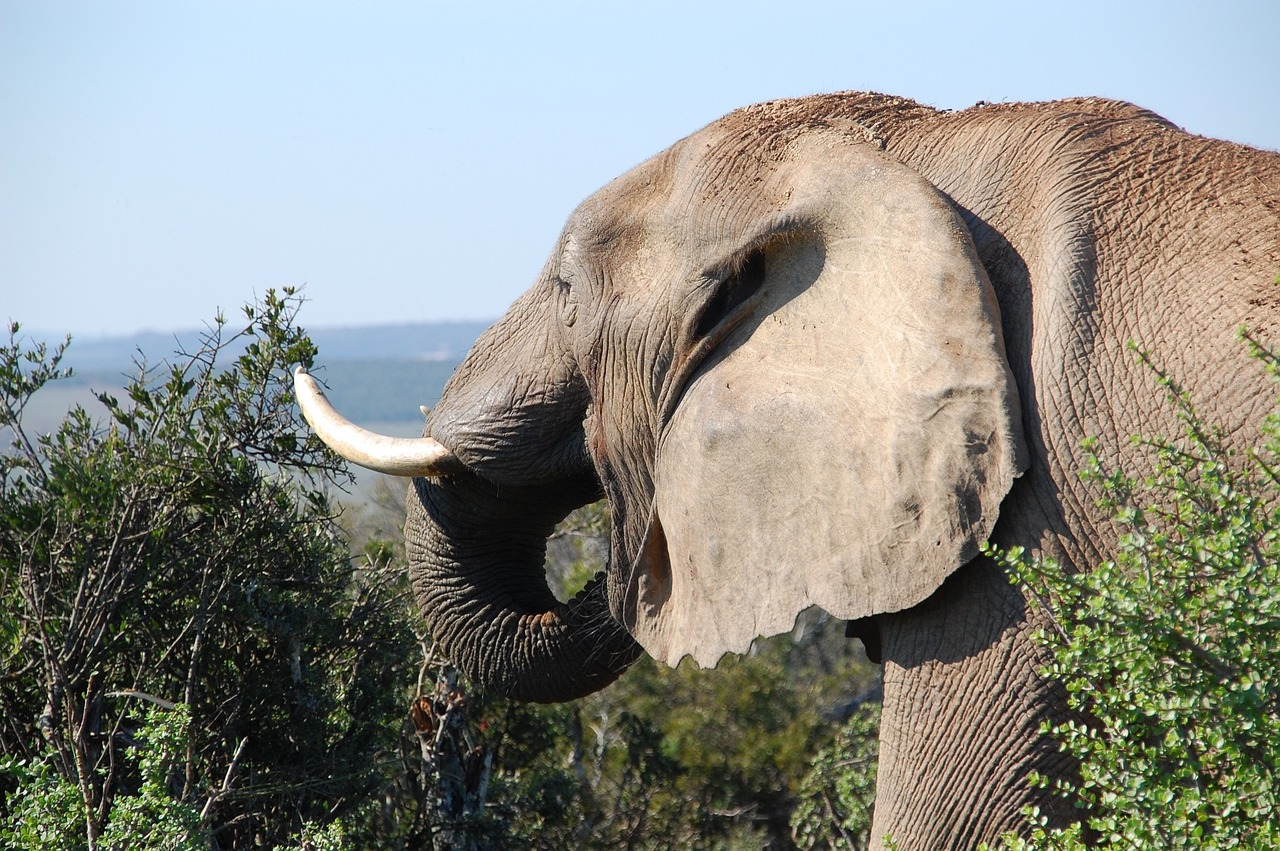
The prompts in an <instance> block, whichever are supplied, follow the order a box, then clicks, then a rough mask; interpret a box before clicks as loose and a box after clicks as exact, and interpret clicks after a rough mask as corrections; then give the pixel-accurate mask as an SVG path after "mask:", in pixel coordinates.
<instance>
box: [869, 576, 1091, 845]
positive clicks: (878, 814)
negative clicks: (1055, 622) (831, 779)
mask: <svg viewBox="0 0 1280 851" xmlns="http://www.w3.org/2000/svg"><path fill="white" fill-rule="evenodd" d="M879 621H880V622H879V627H880V630H879V631H880V639H881V642H882V650H883V665H884V709H883V716H882V720H881V728H880V765H879V774H878V778H879V779H878V781H877V795H876V809H875V821H874V825H873V829H872V837H873V840H874V842H875V843H878V842H882V841H883V839H884V837H885V836H886V835H888V836H890V837H892V839H893V842H894V843H895V844H896V847H897V848H900V849H903V851H910V850H911V849H949V848H956V849H959V848H966V849H967V848H973V847H976V846H977V844H978V843H980V842H984V841H985V842H990V843H993V844H994V843H995V842H996V840H997V839H998V838H999V837H1000V836H1001V835H1002V834H1004V833H1006V832H1008V831H1015V832H1019V833H1025V832H1026V830H1027V828H1028V826H1029V825H1028V824H1027V821H1026V817H1025V816H1023V815H1022V811H1023V808H1024V807H1026V806H1028V805H1034V806H1038V807H1040V809H1041V811H1042V812H1044V813H1045V814H1046V815H1048V816H1049V817H1050V819H1051V820H1054V821H1061V822H1065V821H1066V820H1067V818H1068V816H1069V811H1068V808H1067V806H1066V805H1065V803H1064V802H1063V801H1062V800H1061V799H1059V798H1056V797H1054V796H1052V795H1050V794H1049V793H1048V792H1047V791H1045V790H1043V789H1040V788H1036V787H1035V786H1034V784H1033V783H1032V772H1037V773H1039V774H1041V775H1045V776H1049V777H1062V776H1069V775H1070V774H1071V773H1073V771H1074V765H1073V763H1072V762H1071V761H1070V759H1069V758H1068V757H1067V756H1066V755H1064V754H1063V753H1061V751H1060V750H1059V748H1058V745H1057V743H1056V742H1055V741H1054V740H1053V739H1052V738H1050V737H1048V736H1046V735H1044V734H1043V733H1041V731H1040V728H1041V724H1042V723H1043V722H1045V721H1055V722H1056V721H1061V720H1063V719H1065V718H1066V717H1067V715H1068V710H1067V707H1066V702H1065V693H1064V692H1063V690H1062V689H1061V687H1060V686H1057V685H1056V684H1054V683H1052V682H1049V681H1047V680H1045V679H1044V678H1043V677H1042V676H1041V675H1040V673H1039V671H1040V670H1041V669H1042V667H1043V665H1044V663H1045V662H1046V661H1047V656H1046V654H1045V652H1044V651H1043V650H1041V649H1040V648H1038V647H1037V645H1036V644H1035V642H1034V640H1033V633H1034V632H1035V630H1036V623H1034V615H1033V613H1032V612H1031V611H1029V610H1028V609H1027V607H1026V605H1025V603H1024V600H1023V598H1022V595H1021V594H1020V593H1019V592H1018V590H1017V589H1016V588H1014V587H1013V586H1012V585H1011V584H1010V583H1009V581H1008V579H1007V578H1006V576H1005V574H1004V572H1003V571H1002V569H1001V568H1000V567H999V566H998V565H996V564H995V563H994V562H992V561H990V560H988V559H985V558H979V559H976V560H975V561H973V562H970V563H969V564H967V565H965V566H964V567H962V568H961V569H960V570H959V571H957V573H956V574H954V575H953V576H952V577H951V578H950V579H949V580H947V582H946V583H945V584H944V585H943V586H942V587H941V588H940V589H939V590H938V592H937V593H936V594H934V596H932V597H931V598H929V599H928V600H927V601H925V602H924V603H922V604H921V605H919V606H916V607H914V608H912V609H909V610H907V611H905V612H899V613H897V614H893V615H884V616H881V617H880V618H879ZM873 847H880V846H878V845H874V844H873Z"/></svg>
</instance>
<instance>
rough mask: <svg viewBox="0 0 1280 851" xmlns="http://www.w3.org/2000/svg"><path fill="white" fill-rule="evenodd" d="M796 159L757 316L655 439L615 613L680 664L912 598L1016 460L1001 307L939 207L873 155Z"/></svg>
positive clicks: (983, 534)
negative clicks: (811, 616) (816, 609)
mask: <svg viewBox="0 0 1280 851" xmlns="http://www.w3.org/2000/svg"><path fill="white" fill-rule="evenodd" d="M795 162H797V163H800V164H801V167H798V168H795V169H793V170H792V171H793V172H794V174H793V175H792V177H790V178H789V179H790V180H792V181H793V185H792V186H790V187H787V189H786V193H785V194H788V195H789V196H790V199H791V200H790V202H789V203H791V204H792V209H790V210H788V211H785V216H784V218H785V219H787V220H789V221H792V222H800V223H801V225H800V226H799V227H797V228H796V229H795V230H794V232H791V233H788V234H786V235H785V236H784V237H782V238H779V239H776V240H774V241H773V242H772V243H771V244H767V247H766V258H765V266H766V270H765V283H764V288H763V290H762V293H761V295H762V298H761V301H760V303H759V308H758V310H756V311H755V312H754V313H753V314H752V315H751V316H750V317H749V318H748V319H747V320H746V321H744V322H743V323H742V324H741V325H739V326H737V327H736V328H735V329H734V330H733V331H732V332H731V333H730V334H729V335H728V336H727V337H726V338H725V340H724V342H723V343H722V344H721V345H719V346H718V347H717V348H716V349H715V351H714V352H713V353H712V354H711V356H710V357H709V358H708V359H707V360H706V361H705V362H703V363H702V365H701V366H700V367H699V368H698V369H697V370H696V372H694V373H693V375H692V376H691V377H690V378H689V380H688V381H687V383H686V384H685V386H684V388H683V391H682V393H681V395H680V398H679V402H678V404H676V405H675V406H674V409H673V412H672V414H671V416H670V418H669V419H668V420H667V421H666V422H665V423H664V424H663V430H662V432H661V434H660V436H659V444H658V450H657V458H656V464H655V467H654V507H653V513H652V516H651V518H650V521H649V525H648V532H647V538H646V540H645V542H644V544H643V547H642V549H641V551H640V552H639V553H637V554H636V556H635V559H634V570H633V572H632V573H631V577H630V581H629V583H628V586H627V589H626V592H625V593H626V595H627V599H626V600H625V601H624V605H623V606H622V607H621V608H622V610H623V612H624V613H625V614H624V620H625V622H626V624H627V626H628V628H629V629H630V630H631V632H632V634H633V635H634V636H635V637H636V639H637V640H638V641H639V642H640V644H641V645H643V646H644V648H645V649H646V650H647V651H648V652H649V653H650V654H651V655H653V656H655V657H656V658H660V659H663V660H665V661H667V662H668V663H670V664H675V663H676V662H678V661H679V660H680V659H681V658H683V657H684V656H686V655H689V656H692V657H693V658H694V659H695V660H696V661H697V662H698V663H699V664H702V665H714V664H715V663H716V662H717V661H718V660H719V658H720V657H721V656H722V655H723V654H724V653H725V652H727V651H735V652H744V651H746V650H747V649H748V648H749V647H750V644H751V642H752V641H753V640H754V639H755V638H756V637H758V636H767V635H773V634H776V633H780V632H785V631H787V630H789V629H791V628H792V626H793V625H794V622H795V618H796V616H797V614H799V613H800V612H801V611H803V610H804V609H805V608H807V607H809V606H812V605H817V606H821V607H822V608H823V609H825V610H826V611H828V612H830V613H831V614H832V615H835V616H837V617H840V618H848V619H855V618H862V617H866V616H869V615H874V614H878V613H884V612H893V611H898V610H901V609H905V608H908V607H910V606H913V605H915V604H917V603H919V602H921V601H922V600H924V599H925V598H926V597H928V596H929V595H930V594H931V593H932V592H933V591H934V590H935V589H936V588H937V587H938V586H939V585H940V584H941V583H942V581H943V580H944V579H945V578H946V577H947V576H948V575H949V574H950V573H951V572H952V571H954V570H955V569H956V568H957V567H959V566H960V565H962V564H963V563H965V562H966V561H968V560H969V559H971V558H973V557H974V556H975V555H977V552H978V545H979V544H980V543H981V542H982V541H984V540H985V539H986V538H987V536H988V535H989V534H990V532H991V529H992V527H993V525H994V524H995V520H996V514H997V510H998V507H999V503H1000V501H1001V499H1002V498H1003V497H1004V496H1005V494H1006V493H1007V492H1008V491H1009V488H1010V487H1011V485H1012V483H1013V480H1014V478H1015V477H1017V476H1018V475H1020V474H1021V472H1023V470H1024V469H1025V462H1024V460H1023V459H1024V458H1025V452H1024V451H1023V449H1022V441H1023V438H1022V434H1021V423H1020V413H1019V402H1018V393H1017V388H1016V386H1015V384H1014V382H1013V378H1012V375H1011V374H1010V371H1009V368H1008V364H1007V361H1006V358H1005V353H1004V342H1003V338H1002V336H1001V331H1000V318H999V308H998V306H997V304H996V301H995V297H994V294H993V292H992V289H991V284H990V282H989V281H988V279H987V276H986V273H985V271H984V270H983V267H982V265H981V263H980V262H979V260H978V257H977V253H976V250H975V249H974V246H973V243H972V241H971V239H970V236H969V232H968V230H967V229H966V228H965V226H964V224H963V222H962V221H961V220H960V218H959V217H958V215H957V214H956V212H955V211H954V210H953V209H952V207H951V205H950V204H949V203H948V202H947V200H946V199H945V198H943V197H942V196H941V194H940V193H939V192H938V191H937V190H936V189H935V188H934V187H933V186H932V185H930V184H929V183H928V182H927V181H925V180H924V179H923V178H921V177H920V176H918V175H917V174H916V173H914V172H913V171H911V170H909V169H907V168H906V167H905V166H903V165H901V164H900V163H898V162H897V161H895V160H892V159H890V158H889V157H888V156H886V155H884V154H882V153H880V152H879V151H875V150H873V149H871V148H870V147H867V146H855V145H848V144H845V145H843V146H842V147H840V148H839V150H837V151H832V150H831V149H830V147H829V146H826V145H824V146H822V147H821V151H820V152H819V153H817V154H813V155H807V154H804V153H803V152H802V153H801V154H800V155H799V156H798V157H797V158H796V160H795ZM775 218H776V217H775Z"/></svg>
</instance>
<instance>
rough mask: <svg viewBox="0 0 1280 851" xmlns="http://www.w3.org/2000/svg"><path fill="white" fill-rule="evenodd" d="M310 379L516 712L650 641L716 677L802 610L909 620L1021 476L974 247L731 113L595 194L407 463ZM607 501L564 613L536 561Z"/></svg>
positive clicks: (820, 128) (867, 156) (458, 636)
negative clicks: (400, 515)
mask: <svg viewBox="0 0 1280 851" xmlns="http://www.w3.org/2000/svg"><path fill="white" fill-rule="evenodd" d="M298 382H299V398H300V399H301V400H303V402H304V412H305V414H306V416H307V418H308V420H309V421H310V422H311V423H312V425H313V426H314V427H315V428H316V430H317V432H318V433H319V434H320V435H321V436H322V437H324V438H325V439H326V440H328V441H329V442H330V443H331V445H334V446H335V448H338V449H339V451H341V452H343V454H346V455H347V456H348V457H349V458H351V459H352V460H354V461H356V462H357V463H361V464H364V465H366V466H369V467H372V468H374V469H380V470H383V471H385V472H392V473H397V474H401V475H415V476H418V478H416V479H415V480H414V487H413V492H412V494H411V496H413V498H412V499H411V500H410V514H409V519H408V523H407V528H406V534H407V540H408V546H409V553H410V560H411V566H412V570H413V575H414V583H415V591H416V594H417V598H418V601H419V603H420V604H421V606H422V608H423V610H424V613H425V614H426V616H427V619H428V622H429V625H430V627H431V629H432V631H433V634H434V635H435V637H436V638H437V640H438V641H439V642H440V643H441V644H442V645H443V647H444V648H445V650H446V652H447V653H449V654H450V655H451V656H452V658H453V659H454V660H455V661H456V662H457V663H458V664H459V665H460V666H461V667H462V668H463V669H464V670H465V672H466V673H467V674H468V675H469V676H471V677H473V678H475V679H477V680H478V681H480V682H481V683H484V684H485V685H487V686H490V687H493V688H497V689H500V690H502V691H504V692H507V693H510V694H512V695H516V696H519V697H523V698H528V699H533V700H543V701H554V700H565V699H569V698H572V697H575V696H578V695H581V694H584V693H587V692H590V691H592V690H595V689H598V688H600V687H602V686H603V685H605V684H607V683H608V682H610V681H611V680H612V679H613V678H614V677H616V676H617V674H618V673H620V672H621V670H623V669H624V668H625V667H626V665H628V664H629V663H630V662H631V661H632V660H633V659H634V658H635V657H636V655H637V653H638V649H637V646H636V645H637V644H638V645H639V647H642V648H643V649H644V650H645V651H647V652H648V653H649V654H651V655H652V656H654V657H656V658H658V659H661V660H664V661H666V662H668V663H670V664H675V663H676V662H678V661H679V660H680V659H681V658H683V657H685V656H692V657H693V658H694V659H695V660H696V661H697V662H699V663H700V664H702V665H714V664H715V663H716V661H717V660H718V659H719V658H720V657H721V656H722V655H723V654H724V653H726V652H729V651H739V652H741V651H745V650H746V649H747V648H748V646H749V645H750V643H751V641H752V640H754V639H755V638H756V637H757V636H761V635H770V634H775V633H778V632H782V631H785V630H787V629H789V628H790V627H791V626H792V624H793V623H794V620H795V617H796V615H797V614H798V613H799V612H800V611H802V610H803V609H805V608H807V607H809V606H812V605H818V606H821V607H822V608H824V609H826V610H827V611H828V612H830V613H832V614H833V615H835V616H837V617H841V618H848V619H856V618H865V617H868V616H872V615H876V614H880V613H886V612H896V611H900V610H903V609H907V608H909V607H912V606H915V605H916V604H918V603H920V602H921V601H922V600H924V599H925V598H927V597H929V596H930V595H931V594H932V593H933V592H934V591H935V590H936V589H937V588H938V587H939V585H940V584H941V583H942V582H943V580H944V579H946V578H947V576H948V575H949V574H951V573H952V572H953V571H955V570H956V569H957V567H959V566H960V565H962V564H964V563H965V562H966V561H968V560H970V559H972V558H973V557H974V556H975V555H976V554H977V551H978V545H979V544H980V543H981V542H982V541H984V540H986V539H987V537H988V535H989V534H990V533H991V530H992V527H993V524H994V523H995V521H996V516H997V512H998V510H999V506H1000V502H1001V500H1002V499H1003V498H1004V496H1005V495H1006V493H1007V492H1008V491H1009V489H1010V487H1011V485H1012V483H1013V481H1014V479H1015V477H1017V476H1019V475H1020V474H1021V472H1023V470H1024V469H1025V468H1026V460H1025V450H1024V447H1023V437H1022V433H1021V414H1020V405H1019V399H1018V391H1017V387H1016V385H1015V383H1014V381H1013V378H1012V376H1011V372H1010V369H1009V366H1008V363H1007V362H1006V356H1005V349H1004V342H1003V339H1002V334H1001V323H1000V316H999V308H998V306H997V303H996V299H995V297H994V295H993V292H992V288H991V284H990V282H989V281H988V278H987V274H986V272H985V271H984V268H983V265H982V263H981V262H979V259H978V255H977V252H976V250H975V247H974V244H973V242H972V240H971V238H970V234H969V230H968V229H967V228H966V225H965V223H964V222H963V221H962V220H961V218H960V216H959V215H958V214H957V212H956V210H955V209H954V208H953V206H952V204H951V203H950V202H949V201H948V199H947V198H945V197H944V196H943V195H942V194H941V193H940V192H939V191H938V190H937V189H935V188H934V186H933V185H932V184H930V183H929V182H928V181H926V180H925V179H923V178H922V177H921V176H920V175H919V174H917V173H916V172H915V171H913V170H911V169H909V168H907V167H906V166H904V165H903V164H902V163H900V162H899V161H897V160H895V159H894V158H892V157H891V156H889V155H888V154H886V153H885V152H883V151H882V150H881V149H880V146H879V145H877V144H876V143H875V142H874V140H873V139H872V138H871V136H870V133H869V131H868V130H866V128H865V127H863V126H861V125H860V124H857V123H855V122H852V121H842V120H827V119H821V120H818V119H815V120H812V121H807V122H806V121H801V122H797V121H777V120H774V121H771V120H769V116H768V113H767V112H759V111H757V112H751V111H745V112H742V113H735V114H733V115H731V116H728V117H727V118H725V119H723V120H721V121H720V122H717V123H716V124H713V125H711V126H709V127H708V128H706V129H704V130H702V131H701V132H699V133H696V134H695V135H693V136H690V137H689V138H687V139H685V140H683V141H681V142H679V143H678V144H676V145H675V146H673V147H672V148H671V149H669V150H667V151H666V152H664V153H662V154H660V155H659V156H657V157H655V158H653V159H651V160H649V161H647V162H645V163H643V164H642V165H640V166H638V167H637V168H635V169H634V170H632V171H631V172H629V173H628V174H626V175H624V176H623V177H621V178H619V179H617V180H615V181H614V182H612V183H610V184H609V185H607V186H606V187H604V188H603V189H601V190H600V191H599V192H598V193H596V194H595V195H594V196H592V197H591V198H589V199H588V200H587V201H585V202H584V203H583V204H582V205H581V206H580V207H579V208H578V209H577V210H576V211H575V212H574V213H573V215H572V216H571V217H570V219H569V222H568V224H567V226H566V227H565V229H564V232H563V233H562V235H561V237H560V239H559V241H558V243H557V244H556V246H555V249H554V251H553V252H552V255H551V257H550V259H549V260H548V262H547V264H546V266H545V268H544V270H543V272H542V274H541V275H540V276H539V278H538V279H537V281H536V282H535V283H534V285H533V287H532V288H531V289H530V290H528V291H527V292H526V293H525V294H524V295H523V296H522V297H521V298H520V299H519V300H518V301H517V302H516V303H515V304H514V305H513V306H512V307H511V309H510V310H509V312H508V313H507V314H506V316H505V317H504V318H503V319H502V320H500V321H499V322H498V323H497V324H496V325H494V326H493V327H492V328H490V329H489V330H488V331H487V332H486V333H485V334H484V335H483V336H482V337H481V338H480V340H479V341H478V342H477V343H476V345H475V347H474V348H473V349H472V351H471V353H470V354H469V355H468V357H467V358H466V360H465V361H464V362H463V363H462V365H461V366H460V367H459V369H458V370H457V372H456V373H455V375H454V376H453V378H452V379H451V380H450V381H449V383H448V384H447V386H446V387H445V390H444V393H443V396H442V398H441V400H440V402H439V404H438V405H437V407H436V408H435V409H434V410H433V411H431V412H430V415H429V417H428V420H427V424H426V437H424V438H423V439H421V440H418V441H388V440H386V439H384V438H377V437H375V436H372V435H366V434H362V433H360V432H359V430H357V429H354V427H353V426H350V424H348V423H345V421H343V420H341V418H340V417H338V415H336V414H335V413H334V412H333V411H332V410H331V409H329V408H328V406H327V405H326V404H325V403H324V402H323V397H321V396H319V395H318V391H317V390H316V389H315V387H314V383H313V382H311V380H310V378H309V377H308V376H305V375H299V377H298ZM602 495H603V496H604V497H606V498H607V499H608V504H609V507H610V512H611V519H612V529H613V532H612V534H613V540H612V548H611V558H610V561H609V564H608V565H607V567H606V569H605V570H604V571H602V572H601V574H600V575H599V576H598V577H597V579H596V581H594V582H593V583H591V585H590V586H589V587H588V589H587V590H586V591H584V592H583V593H582V594H581V595H580V596H579V597H578V598H577V599H575V600H573V601H571V602H569V603H568V604H567V605H563V604H561V603H559V602H558V601H557V600H556V599H555V598H554V597H553V596H552V595H551V593H550V592H549V591H548V590H547V586H546V582H545V579H544V578H543V569H542V560H543V556H544V552H545V538H546V536H547V535H548V533H549V532H550V531H551V529H552V528H553V527H554V525H555V524H556V523H557V522H558V521H559V520H561V519H562V518H563V517H564V516H565V515H566V514H567V513H568V512H569V511H571V510H573V509H574V508H576V507H578V506H580V505H582V504H585V503H587V502H590V501H594V500H596V499H598V498H599V497H600V496H602Z"/></svg>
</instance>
